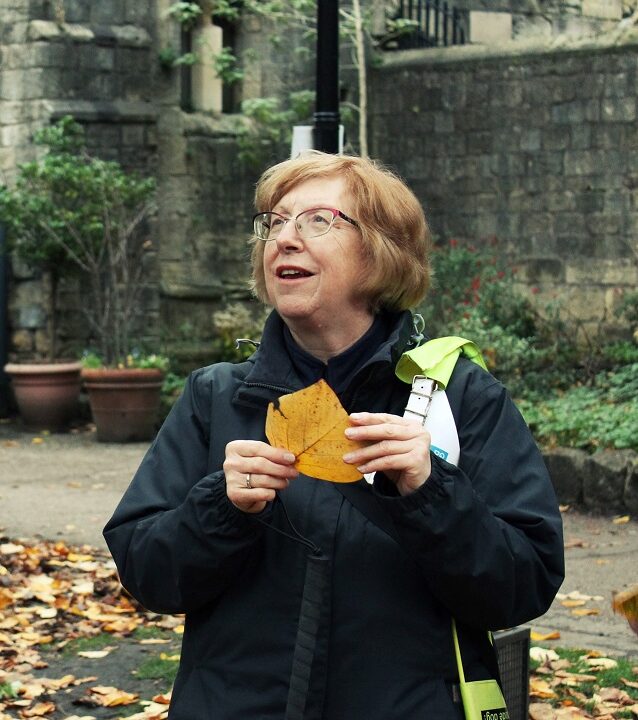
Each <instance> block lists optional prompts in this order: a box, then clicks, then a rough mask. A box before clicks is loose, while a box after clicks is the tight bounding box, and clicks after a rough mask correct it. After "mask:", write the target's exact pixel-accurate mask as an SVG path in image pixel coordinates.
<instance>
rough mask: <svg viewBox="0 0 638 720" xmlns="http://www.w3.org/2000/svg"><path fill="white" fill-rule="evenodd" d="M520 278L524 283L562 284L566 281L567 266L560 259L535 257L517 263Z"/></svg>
mask: <svg viewBox="0 0 638 720" xmlns="http://www.w3.org/2000/svg"><path fill="white" fill-rule="evenodd" d="M517 267H518V268H519V278H520V280H521V281H523V282H527V283H531V284H534V285H537V284H539V283H562V282H563V281H564V279H565V264H564V262H563V261H562V260H561V259H560V258H558V257H533V258H527V259H524V260H522V261H519V262H518V263H517Z"/></svg>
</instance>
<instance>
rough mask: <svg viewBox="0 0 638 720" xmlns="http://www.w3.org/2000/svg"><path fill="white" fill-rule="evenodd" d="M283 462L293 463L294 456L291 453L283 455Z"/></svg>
mask: <svg viewBox="0 0 638 720" xmlns="http://www.w3.org/2000/svg"><path fill="white" fill-rule="evenodd" d="M284 460H285V461H286V462H295V456H294V455H293V454H292V453H285V454H284Z"/></svg>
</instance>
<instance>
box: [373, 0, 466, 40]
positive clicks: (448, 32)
mask: <svg viewBox="0 0 638 720" xmlns="http://www.w3.org/2000/svg"><path fill="white" fill-rule="evenodd" d="M393 19H394V20H399V19H401V20H411V21H412V22H413V23H415V27H414V29H413V30H410V31H406V32H405V33H402V34H399V35H398V36H395V37H393V39H392V42H391V43H387V44H384V46H383V47H384V49H385V50H407V49H410V48H424V47H438V46H441V45H442V46H448V45H464V44H465V42H466V37H467V13H466V12H461V11H460V10H459V9H458V8H456V7H453V6H451V5H450V4H449V3H448V2H445V1H442V0H401V2H400V3H399V7H398V9H397V11H396V13H395V15H394V17H393Z"/></svg>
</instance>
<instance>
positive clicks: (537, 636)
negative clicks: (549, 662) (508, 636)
mask: <svg viewBox="0 0 638 720" xmlns="http://www.w3.org/2000/svg"><path fill="white" fill-rule="evenodd" d="M529 636H530V639H531V640H533V641H534V642H544V641H545V640H558V639H559V638H560V632H559V631H558V630H552V631H551V632H548V633H539V632H536V631H535V630H532V631H531V632H530V634H529Z"/></svg>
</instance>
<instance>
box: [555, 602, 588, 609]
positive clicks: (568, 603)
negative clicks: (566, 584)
mask: <svg viewBox="0 0 638 720" xmlns="http://www.w3.org/2000/svg"><path fill="white" fill-rule="evenodd" d="M585 602H586V601H585V600H563V601H562V602H561V605H562V606H563V607H567V608H569V607H571V608H573V607H581V605H584V604H585Z"/></svg>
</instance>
